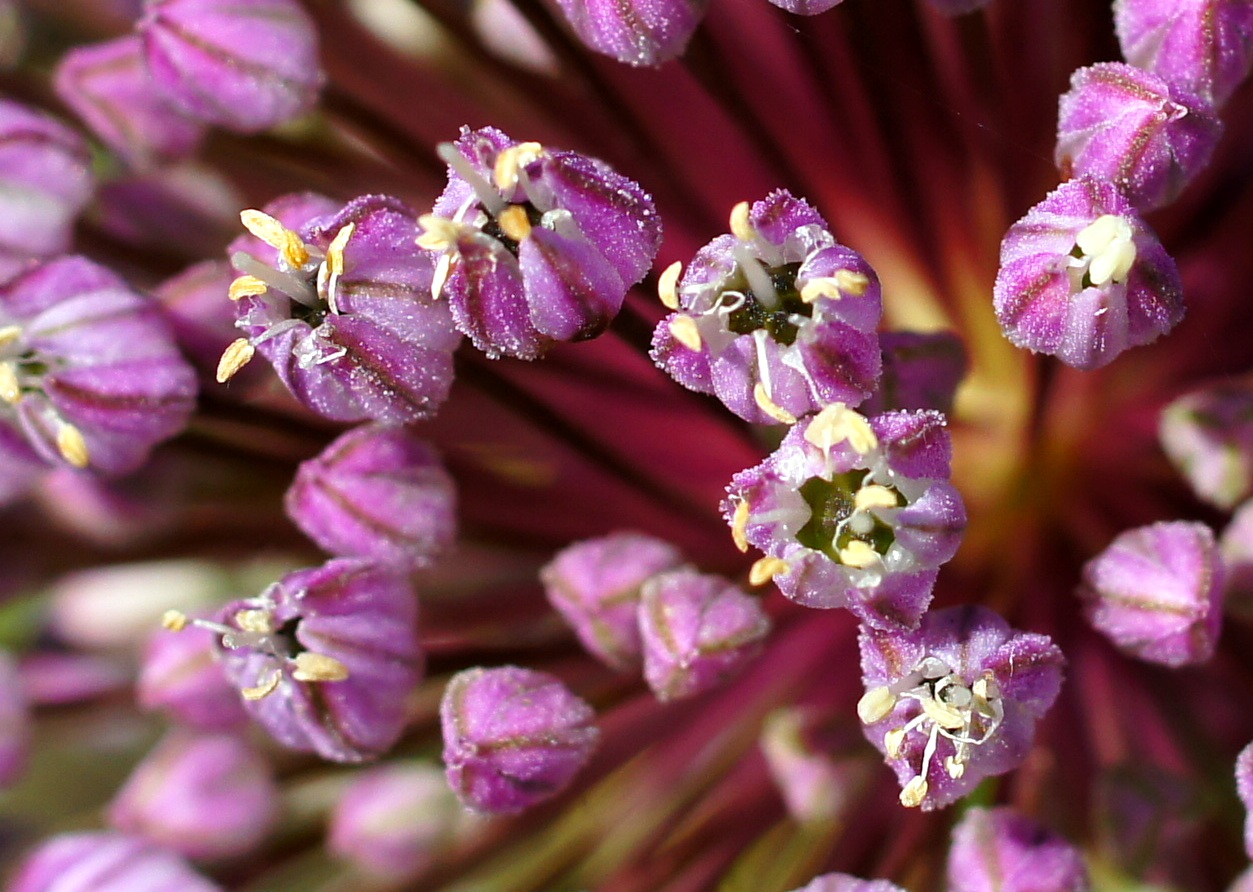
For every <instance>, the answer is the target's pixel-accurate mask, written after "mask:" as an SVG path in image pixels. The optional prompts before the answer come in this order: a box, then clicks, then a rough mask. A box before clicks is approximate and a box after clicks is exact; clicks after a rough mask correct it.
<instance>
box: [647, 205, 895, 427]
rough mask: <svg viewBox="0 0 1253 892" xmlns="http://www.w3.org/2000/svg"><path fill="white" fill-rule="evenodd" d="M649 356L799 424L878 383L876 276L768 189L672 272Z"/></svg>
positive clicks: (689, 384)
mask: <svg viewBox="0 0 1253 892" xmlns="http://www.w3.org/2000/svg"><path fill="white" fill-rule="evenodd" d="M678 270H679V268H678V267H677V266H672V267H671V268H670V269H669V270H667V271H666V273H665V274H663V276H662V278H661V285H660V290H661V300H662V302H663V303H664V304H665V305H666V306H667V307H669V308H670V309H671V310H674V312H673V313H671V314H670V315H669V316H667V317H666V318H665V319H663V320H662V321H661V323H660V324H659V325H658V326H657V330H656V333H655V334H654V335H653V350H652V355H653V359H654V360H656V362H657V364H658V365H659V366H660V367H661V368H663V369H664V370H665V371H666V373H667V374H669V375H670V376H671V377H672V378H674V379H675V380H676V381H678V382H679V383H680V384H682V385H683V386H684V387H686V388H688V389H689V390H695V391H697V392H699V393H711V394H714V395H716V396H717V397H718V399H720V400H722V402H723V403H724V404H725V405H726V407H727V408H728V409H730V410H731V411H732V412H734V413H735V414H736V415H739V416H740V417H741V418H743V419H744V420H746V421H752V422H757V423H759V424H773V423H778V422H784V423H787V424H790V423H792V422H793V421H795V420H796V419H797V418H799V417H800V416H802V415H806V414H808V413H810V412H815V411H817V410H819V409H821V408H823V407H824V406H828V405H832V404H834V403H844V404H846V405H849V406H856V405H857V404H858V403H860V402H861V401H862V400H864V399H865V398H866V397H867V396H869V395H870V393H871V391H873V390H874V388H875V382H876V381H877V380H878V377H879V371H880V364H881V358H880V353H879V341H878V338H877V336H876V335H875V326H876V325H878V323H879V316H880V315H881V313H882V301H881V298H880V294H879V280H878V278H877V277H876V276H875V274H874V270H872V269H871V268H870V266H869V265H868V264H867V263H866V261H864V260H863V259H862V258H861V256H860V255H859V254H857V252H855V251H853V250H851V249H849V248H846V247H844V246H843V245H841V244H839V243H838V242H836V240H835V237H834V236H832V235H831V233H830V231H829V227H828V226H827V224H826V221H825V220H823V219H822V217H821V216H820V215H819V214H818V212H817V211H815V210H814V209H813V208H812V207H810V206H809V205H808V204H807V203H805V202H804V201H803V200H801V199H797V198H793V197H792V196H791V195H790V194H788V193H787V192H784V191H778V192H773V193H771V194H770V195H769V196H767V197H766V198H765V199H763V200H762V201H759V202H757V203H756V204H754V205H753V206H752V207H751V208H750V207H749V205H748V203H747V202H743V203H741V204H739V205H737V206H736V208H735V209H734V210H733V211H732V212H731V234H729V235H721V236H718V237H717V238H716V239H714V240H713V241H712V242H710V243H709V244H708V245H706V246H705V247H704V248H702V249H701V250H700V251H699V252H698V253H697V255H696V257H695V258H694V259H693V260H692V262H691V264H690V265H689V266H688V268H687V271H686V272H685V273H684V274H683V278H682V279H680V280H678V281H677V284H676V277H677V276H678Z"/></svg>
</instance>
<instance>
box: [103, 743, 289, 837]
mask: <svg viewBox="0 0 1253 892" xmlns="http://www.w3.org/2000/svg"><path fill="white" fill-rule="evenodd" d="M278 806H279V801H278V788H277V787H276V786H275V783H274V779H273V778H272V777H271V776H270V768H269V765H268V763H267V762H266V761H265V760H264V759H263V758H262V756H261V754H260V753H259V752H257V751H256V750H254V749H253V748H252V747H251V746H250V745H248V744H247V743H245V742H244V741H243V740H242V739H241V738H239V737H235V736H233V735H230V734H209V735H200V734H192V733H188V732H185V731H175V732H173V733H171V734H170V735H169V736H167V737H166V738H165V739H164V740H162V741H161V743H159V744H158V745H157V747H156V749H154V750H153V751H152V752H150V753H149V754H148V755H147V756H146V757H145V758H144V760H143V761H142V762H140V763H139V765H138V766H136V768H135V770H134V771H133V772H132V773H131V776H130V778H129V779H128V780H127V781H126V783H125V784H124V785H123V786H122V789H121V790H120V791H118V794H117V796H115V797H114V799H113V802H112V803H111V804H110V805H109V811H108V819H109V823H110V824H111V825H112V826H113V827H115V828H117V829H118V830H121V831H123V832H126V833H131V834H134V835H135V836H140V837H143V838H145V839H149V840H151V841H152V842H155V843H157V844H158V845H161V846H164V847H166V848H168V849H171V850H173V851H175V852H178V853H179V854H181V855H184V856H186V857H188V858H203V859H215V858H227V857H230V856H233V855H242V854H244V853H246V852H249V851H251V850H252V849H254V848H255V847H256V846H257V844H258V843H260V842H261V840H262V839H264V838H265V836H266V834H267V833H268V832H269V831H270V828H271V827H272V826H273V824H274V821H275V819H276V818H277V817H278Z"/></svg>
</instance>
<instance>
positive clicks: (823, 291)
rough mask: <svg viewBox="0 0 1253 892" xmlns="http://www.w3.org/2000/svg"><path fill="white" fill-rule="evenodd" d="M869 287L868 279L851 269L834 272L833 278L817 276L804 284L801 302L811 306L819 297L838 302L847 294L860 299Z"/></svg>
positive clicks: (863, 274)
mask: <svg viewBox="0 0 1253 892" xmlns="http://www.w3.org/2000/svg"><path fill="white" fill-rule="evenodd" d="M869 287H870V277H869V276H867V275H866V274H865V273H859V272H854V271H853V270H851V269H841V270H836V272H835V275H833V276H817V277H815V278H813V279H809V280H808V281H807V282H805V285H804V287H802V288H801V300H803V301H804V302H805V303H807V304H811V303H813V302H814V301H816V300H817V299H818V298H820V297H825V298H829V299H830V300H839V299H840V298H842V297H843V296H844V295H846V294H848V295H850V296H852V297H861V296H862V295H864V294H865V293H866V289H868V288H869Z"/></svg>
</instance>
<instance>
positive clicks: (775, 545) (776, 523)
mask: <svg viewBox="0 0 1253 892" xmlns="http://www.w3.org/2000/svg"><path fill="white" fill-rule="evenodd" d="M950 451H951V449H950V445H949V438H948V433H947V431H946V430H945V428H944V416H943V415H941V414H940V413H938V412H889V413H887V414H885V415H879V416H876V417H875V418H871V419H867V418H866V417H865V416H863V415H860V414H858V413H857V412H855V411H853V410H852V409H848V408H846V407H844V406H842V405H838V404H837V405H834V406H829V407H828V408H826V409H824V410H823V411H822V412H821V413H819V414H818V415H816V416H814V418H812V419H811V420H809V421H808V422H807V423H804V424H799V425H797V426H796V427H794V428H792V430H791V431H790V432H789V433H788V435H787V436H786V437H785V438H784V440H783V443H782V445H780V446H779V448H778V449H777V450H775V452H774V453H773V454H772V455H771V456H770V457H769V458H767V459H766V460H765V461H764V462H762V463H761V464H760V465H758V466H757V467H755V468H749V469H748V470H747V471H741V472H740V473H739V474H736V475H735V478H734V479H733V480H732V481H731V485H730V486H729V487H727V492H728V493H729V498H727V500H726V501H724V502H723V503H722V512H723V516H724V517H725V518H726V520H727V522H728V523H730V524H731V534H732V536H733V537H734V538H735V541H736V544H737V545H739V547H740V548H741V550H746V549H747V547H748V545H749V544H752V545H754V546H756V547H757V548H759V549H761V550H762V551H764V552H765V553H766V555H767V556H766V557H764V558H762V559H761V560H759V561H758V562H757V564H756V565H754V568H753V575H754V577H755V578H757V579H759V580H760V581H765V580H766V579H769V578H771V577H773V578H774V581H775V582H776V583H777V584H778V586H779V588H780V589H781V590H782V591H783V593H784V594H785V595H787V596H788V597H789V598H791V599H792V600H794V601H796V602H798V603H800V604H804V605H806V606H807V607H823V608H827V607H845V608H847V609H849V610H851V611H852V612H853V614H854V615H856V616H857V618H858V619H860V620H861V621H862V622H865V623H869V624H870V625H872V626H874V627H876V628H881V629H908V628H914V627H915V626H917V625H918V620H919V618H920V617H921V616H922V614H923V611H924V610H926V608H927V604H928V603H929V602H930V600H931V588H932V585H933V584H934V582H935V578H936V575H937V574H938V572H939V566H940V565H941V564H943V563H944V562H945V561H947V560H948V559H949V558H951V557H952V556H953V553H954V552H955V551H956V550H957V546H958V544H959V542H960V540H961V534H962V530H963V529H964V528H965V525H966V510H965V507H964V506H963V504H962V500H961V496H959V495H958V493H957V490H955V489H954V488H953V487H952V486H951V485H950V484H949V483H948V476H949V455H950Z"/></svg>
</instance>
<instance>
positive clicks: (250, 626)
mask: <svg viewBox="0 0 1253 892" xmlns="http://www.w3.org/2000/svg"><path fill="white" fill-rule="evenodd" d="M231 618H232V619H233V620H234V621H235V625H237V626H239V628H241V629H242V630H244V631H245V632H256V633H258V634H260V635H269V634H270V633H271V632H273V631H274V624H273V623H272V622H270V614H269V613H267V612H266V611H264V610H238V611H236V612H235V615H234V616H233V617H231Z"/></svg>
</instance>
